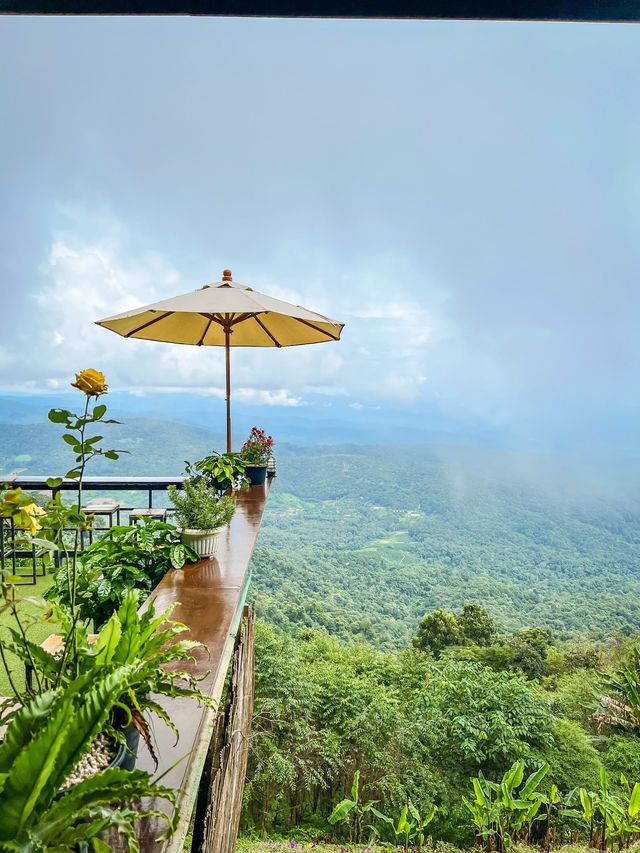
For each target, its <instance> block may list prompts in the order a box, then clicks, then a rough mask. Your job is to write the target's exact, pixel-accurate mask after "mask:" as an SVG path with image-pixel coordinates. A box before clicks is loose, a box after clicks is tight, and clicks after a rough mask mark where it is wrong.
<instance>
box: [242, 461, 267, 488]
mask: <svg viewBox="0 0 640 853" xmlns="http://www.w3.org/2000/svg"><path fill="white" fill-rule="evenodd" d="M244 475H245V477H248V478H249V482H250V483H251V485H252V486H264V481H265V480H266V479H267V466H266V463H265V464H264V465H247V467H246V468H245V469H244Z"/></svg>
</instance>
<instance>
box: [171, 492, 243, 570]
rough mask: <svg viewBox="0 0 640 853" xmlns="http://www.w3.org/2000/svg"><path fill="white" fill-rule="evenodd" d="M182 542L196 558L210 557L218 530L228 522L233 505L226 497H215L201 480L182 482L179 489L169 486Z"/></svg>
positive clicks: (214, 548)
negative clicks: (194, 553)
mask: <svg viewBox="0 0 640 853" xmlns="http://www.w3.org/2000/svg"><path fill="white" fill-rule="evenodd" d="M169 499H170V500H171V503H172V504H173V505H174V506H175V508H176V517H177V521H178V527H179V528H180V533H181V535H182V541H183V542H184V544H185V545H187V546H188V547H189V548H192V549H193V550H194V551H195V552H196V554H198V556H199V557H211V556H212V555H213V554H214V553H215V550H216V539H217V535H218V533H219V532H220V529H221V528H222V527H224V526H225V524H228V523H229V522H230V521H231V518H232V516H233V513H234V512H235V508H236V507H235V504H234V502H233V500H232V498H230V497H229V496H228V495H224V496H223V497H218V495H217V494H216V493H215V492H214V491H213V489H211V488H209V486H207V484H206V482H205V481H204V480H202V479H199V478H197V479H190V480H185V482H184V486H183V490H182V491H178V490H177V489H176V487H175V486H169Z"/></svg>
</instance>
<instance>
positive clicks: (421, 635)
mask: <svg viewBox="0 0 640 853" xmlns="http://www.w3.org/2000/svg"><path fill="white" fill-rule="evenodd" d="M462 639H463V635H462V631H461V630H460V624H459V622H458V617H457V616H455V615H454V614H453V613H448V612H447V611H446V610H434V611H433V613H427V615H426V616H424V617H423V619H422V621H421V622H420V625H419V626H418V633H417V634H416V636H415V637H414V639H413V645H414V646H415V647H416V648H418V649H420V650H421V651H423V652H431V654H432V655H433V656H434V657H435V658H439V657H440V655H441V654H442V652H443V651H444V650H445V649H446V648H447V647H448V646H458V645H460V643H461V641H462Z"/></svg>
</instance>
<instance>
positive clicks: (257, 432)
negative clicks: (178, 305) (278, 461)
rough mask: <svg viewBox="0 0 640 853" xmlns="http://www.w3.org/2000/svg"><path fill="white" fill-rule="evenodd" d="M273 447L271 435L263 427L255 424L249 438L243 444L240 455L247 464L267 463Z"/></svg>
mask: <svg viewBox="0 0 640 853" xmlns="http://www.w3.org/2000/svg"><path fill="white" fill-rule="evenodd" d="M272 448H273V439H272V438H271V436H270V435H267V434H266V433H265V431H264V430H263V429H258V427H255V426H254V427H253V428H252V430H251V433H250V434H249V438H248V439H247V440H246V441H245V443H244V444H243V445H242V450H241V451H240V456H241V457H242V460H243V461H244V463H245V464H246V465H266V464H267V462H268V460H269V457H270V456H271V450H272Z"/></svg>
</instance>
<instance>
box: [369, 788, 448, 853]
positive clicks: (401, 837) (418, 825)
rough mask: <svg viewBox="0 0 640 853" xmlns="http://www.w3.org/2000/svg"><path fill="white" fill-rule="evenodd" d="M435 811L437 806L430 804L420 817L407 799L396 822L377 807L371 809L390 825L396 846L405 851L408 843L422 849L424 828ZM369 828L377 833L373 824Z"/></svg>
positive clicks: (407, 848)
mask: <svg viewBox="0 0 640 853" xmlns="http://www.w3.org/2000/svg"><path fill="white" fill-rule="evenodd" d="M437 811H438V807H437V806H431V808H430V809H429V810H428V811H427V813H426V814H425V816H424V817H421V815H420V812H419V811H418V809H417V808H416V807H415V806H414V805H413V803H412V802H411V800H409V802H408V803H406V805H405V806H403V808H402V811H401V812H400V817H399V818H398V820H397V822H396V821H394V820H393V818H390V817H389V816H388V815H386V814H383V813H382V812H380V811H378V809H374V808H372V809H371V812H372V814H374V815H375V816H376V817H377V818H378V819H379V820H381V821H383V822H384V823H386V824H387V825H388V826H390V827H391V830H392V832H393V836H394V840H395V845H396V847H399V846H402V847H403V848H404V850H405V853H407V851H408V850H409V846H410V845H414V846H417V849H418V851H420V850H421V849H422V847H423V846H424V842H425V837H426V836H425V829H426V828H427V827H428V826H429V824H430V823H431V821H432V820H433V818H434V817H435V814H436V812H437ZM371 829H372V830H373V831H374V832H375V833H376V834H378V832H377V830H376V828H375V827H374V826H372V827H371Z"/></svg>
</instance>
